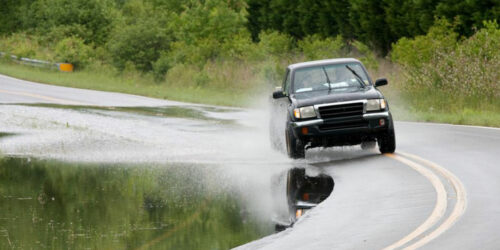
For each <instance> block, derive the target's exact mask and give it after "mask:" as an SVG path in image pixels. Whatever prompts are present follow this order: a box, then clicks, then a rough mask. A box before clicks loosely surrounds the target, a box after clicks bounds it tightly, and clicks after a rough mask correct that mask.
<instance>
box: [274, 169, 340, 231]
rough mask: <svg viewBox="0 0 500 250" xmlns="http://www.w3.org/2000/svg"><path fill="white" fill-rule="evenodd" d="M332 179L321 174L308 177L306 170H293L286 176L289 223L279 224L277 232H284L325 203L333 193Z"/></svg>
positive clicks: (277, 224)
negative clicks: (307, 213)
mask: <svg viewBox="0 0 500 250" xmlns="http://www.w3.org/2000/svg"><path fill="white" fill-rule="evenodd" d="M333 186H334V182H333V179H332V177H330V176H328V175H325V174H319V175H317V176H308V175H306V170H305V169H304V168H292V169H290V170H288V172H287V175H286V196H287V204H288V221H283V222H277V223H276V227H275V228H276V231H282V230H284V229H286V228H287V227H290V226H293V224H294V223H295V222H296V221H297V220H298V219H299V218H300V217H301V216H303V215H304V214H305V213H306V212H307V211H309V210H310V209H312V208H314V207H316V206H317V205H318V204H319V203H320V202H322V201H324V200H325V199H326V198H327V197H328V196H329V195H330V193H331V192H332V191H333Z"/></svg>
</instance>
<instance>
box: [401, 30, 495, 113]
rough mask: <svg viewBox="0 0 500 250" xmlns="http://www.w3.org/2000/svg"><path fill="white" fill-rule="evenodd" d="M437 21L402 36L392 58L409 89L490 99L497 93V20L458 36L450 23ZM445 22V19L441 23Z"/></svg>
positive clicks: (458, 96)
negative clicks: (416, 33)
mask: <svg viewBox="0 0 500 250" xmlns="http://www.w3.org/2000/svg"><path fill="white" fill-rule="evenodd" d="M443 23H444V22H441V23H439V22H438V23H437V25H436V26H435V27H433V28H431V31H430V32H429V33H428V34H427V35H425V36H419V37H416V38H414V39H402V40H400V41H398V42H397V43H396V44H395V45H394V50H393V54H392V56H391V58H392V59H393V60H394V61H395V62H397V63H399V64H400V65H402V67H403V70H404V72H405V78H406V82H407V86H406V87H405V89H406V90H407V91H408V92H410V93H411V92H422V91H424V92H429V91H430V92H432V91H434V92H436V91H439V92H442V93H445V94H447V95H448V98H447V102H448V103H451V102H453V101H454V100H457V99H460V98H462V99H463V98H474V99H476V100H479V99H482V100H484V101H487V100H492V99H495V98H498V97H499V96H500V86H499V82H500V73H499V71H498V69H499V68H500V29H499V27H498V24H497V23H496V22H485V24H484V26H485V27H484V28H482V29H480V30H479V31H477V32H476V33H475V34H474V35H472V36H471V37H469V38H467V39H463V40H457V35H456V33H454V32H453V31H452V27H451V26H450V25H443ZM444 24H446V23H444Z"/></svg>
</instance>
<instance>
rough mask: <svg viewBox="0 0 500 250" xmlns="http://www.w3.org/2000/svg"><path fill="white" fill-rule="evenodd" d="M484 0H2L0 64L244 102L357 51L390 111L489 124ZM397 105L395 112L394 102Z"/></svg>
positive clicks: (75, 80)
mask: <svg viewBox="0 0 500 250" xmlns="http://www.w3.org/2000/svg"><path fill="white" fill-rule="evenodd" d="M499 13H500V6H498V4H495V2H494V1H491V2H490V1H480V2H474V1H463V2H459V3H456V1H449V0H440V1H403V2H401V1H394V0H383V1H370V0H355V1H346V0H335V1H305V0H302V1H290V0H285V1H283V0H281V1H261V0H233V1H223V0H205V1H195V0H192V1H179V0H22V1H14V0H7V1H3V2H2V3H0V14H1V15H0V51H3V52H7V53H9V54H14V55H18V56H22V57H30V58H36V59H43V60H48V61H57V62H69V63H72V64H74V65H75V72H74V73H70V74H67V73H60V72H57V71H52V70H47V69H37V68H32V67H26V66H22V65H18V64H15V63H12V62H11V61H10V60H8V59H6V58H5V59H3V60H0V73H2V74H7V75H11V76H15V77H19V78H24V79H28V80H34V81H39V82H45V83H52V84H58V85H65V86H72V87H80V88H91V89H99V90H108V91H118V92H125V93H133V94H140V95H147V96H152V97H157V98H165V99H172V100H180V101H188V102H197V103H208V104H217V105H228V106H249V105H250V104H251V103H252V100H254V99H256V98H257V97H258V96H262V93H263V92H266V93H268V92H269V89H271V88H273V87H274V86H275V85H278V84H279V83H280V81H281V77H282V74H283V72H284V69H285V67H286V65H288V64H290V63H294V62H300V61H305V60H314V59H324V58H333V57H346V56H349V57H356V58H360V59H361V60H362V61H363V63H365V65H366V66H368V68H369V71H371V73H372V76H374V77H382V76H386V77H388V78H389V80H390V85H389V86H388V87H384V89H383V91H384V93H386V95H387V96H388V98H389V101H390V102H391V104H392V106H393V107H398V108H396V114H395V116H396V118H397V119H409V120H425V121H438V122H451V123H459V124H477V125H487V126H500V101H499V99H500V98H499V97H500V94H499V93H500V87H499V85H500V79H499V75H498V70H497V69H498V68H499V66H500V65H499V61H500V60H498V59H499V56H500V36H499V33H500V29H499V27H498V24H497V23H496V21H494V20H496V19H498V18H499V15H500V14H499ZM397 110H400V111H399V112H398V111H397Z"/></svg>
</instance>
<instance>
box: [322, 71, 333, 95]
mask: <svg viewBox="0 0 500 250" xmlns="http://www.w3.org/2000/svg"><path fill="white" fill-rule="evenodd" d="M321 68H322V69H323V72H325V76H326V83H328V91H331V90H332V85H331V84H330V77H328V73H326V69H325V67H321Z"/></svg>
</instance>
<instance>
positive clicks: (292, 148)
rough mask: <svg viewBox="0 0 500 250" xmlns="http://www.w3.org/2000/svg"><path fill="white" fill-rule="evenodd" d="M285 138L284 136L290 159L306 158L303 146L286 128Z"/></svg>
mask: <svg viewBox="0 0 500 250" xmlns="http://www.w3.org/2000/svg"><path fill="white" fill-rule="evenodd" d="M285 134H286V135H285V136H286V150H287V152H288V156H289V157H290V158H292V159H299V158H305V157H306V150H305V148H304V145H303V144H302V142H301V141H300V139H298V138H297V137H295V135H294V134H293V131H292V130H291V129H290V128H288V129H287V130H286V131H285Z"/></svg>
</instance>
